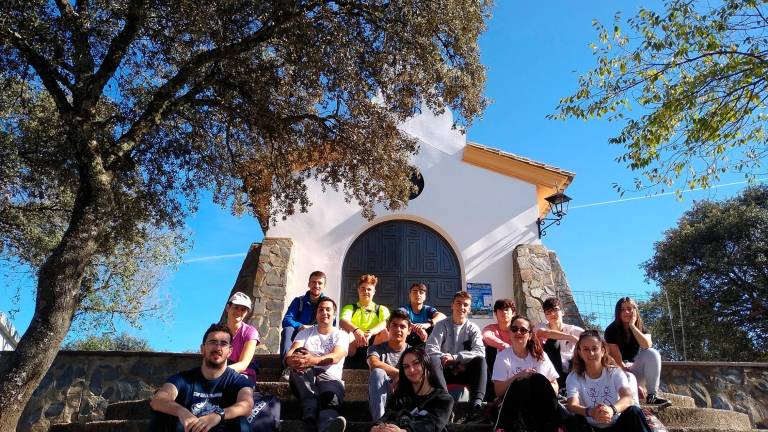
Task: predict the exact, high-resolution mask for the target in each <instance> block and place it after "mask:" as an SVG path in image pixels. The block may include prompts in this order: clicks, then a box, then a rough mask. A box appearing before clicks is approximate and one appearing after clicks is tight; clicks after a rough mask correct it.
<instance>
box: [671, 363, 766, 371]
mask: <svg viewBox="0 0 768 432" xmlns="http://www.w3.org/2000/svg"><path fill="white" fill-rule="evenodd" d="M661 366H662V367H664V366H671V367H678V366H679V367H691V366H692V367H740V368H745V367H752V368H765V369H768V363H759V362H705V361H662V362H661Z"/></svg>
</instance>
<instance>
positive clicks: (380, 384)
mask: <svg viewBox="0 0 768 432" xmlns="http://www.w3.org/2000/svg"><path fill="white" fill-rule="evenodd" d="M410 328H411V320H410V319H409V318H408V315H406V314H405V312H403V311H402V310H400V309H396V310H394V311H392V315H390V316H389V319H388V320H387V331H388V332H389V340H388V341H386V342H382V343H380V344H378V345H372V346H370V347H369V348H368V366H370V368H371V373H370V374H369V375H368V407H369V408H370V410H371V419H372V420H373V421H374V422H375V421H377V420H379V419H380V418H381V416H383V415H384V409H385V408H386V406H387V399H388V398H389V397H390V396H391V395H392V392H393V391H394V389H395V387H396V386H397V380H398V377H399V373H400V372H399V371H398V369H397V362H399V361H400V357H401V356H402V354H403V351H405V349H406V348H408V344H407V343H406V342H405V341H406V339H407V338H408V334H409V333H410Z"/></svg>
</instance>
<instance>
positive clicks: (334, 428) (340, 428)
mask: <svg viewBox="0 0 768 432" xmlns="http://www.w3.org/2000/svg"><path fill="white" fill-rule="evenodd" d="M346 428H347V419H345V418H344V417H342V416H338V417H336V418H333V419H331V421H329V422H328V425H327V426H326V427H325V429H323V432H344V429H346Z"/></svg>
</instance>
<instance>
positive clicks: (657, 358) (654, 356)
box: [645, 348, 661, 365]
mask: <svg viewBox="0 0 768 432" xmlns="http://www.w3.org/2000/svg"><path fill="white" fill-rule="evenodd" d="M645 352H646V353H647V354H646V355H647V356H648V357H649V358H650V359H651V360H652V361H653V363H654V364H657V365H661V354H659V351H658V350H656V349H655V348H648V349H647V350H645Z"/></svg>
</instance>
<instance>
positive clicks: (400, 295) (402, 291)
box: [341, 220, 461, 316]
mask: <svg viewBox="0 0 768 432" xmlns="http://www.w3.org/2000/svg"><path fill="white" fill-rule="evenodd" d="M366 273H370V274H374V275H376V277H378V278H379V283H378V284H377V286H376V295H375V296H374V301H375V302H376V303H378V304H383V305H385V306H387V307H390V308H397V307H400V306H403V305H405V304H407V302H408V288H409V287H410V286H411V284H413V283H415V282H421V283H424V284H426V285H427V304H429V305H432V306H434V307H436V308H438V309H439V310H440V311H441V312H443V313H445V314H446V315H448V316H450V305H451V299H452V298H453V295H454V294H455V293H456V291H460V290H461V269H460V267H459V260H458V259H457V258H456V254H454V252H453V249H452V248H451V247H450V245H449V244H448V242H447V241H446V240H445V239H444V238H443V237H442V236H441V235H440V234H438V233H437V232H435V231H434V230H433V229H431V228H429V227H428V226H426V225H424V224H420V223H418V222H413V221H406V220H394V221H388V222H383V223H381V224H378V225H376V226H373V227H371V228H370V229H368V230H367V231H365V232H364V233H363V234H361V235H360V237H358V238H357V239H356V240H355V241H354V243H352V247H350V248H349V251H347V255H346V256H345V257H344V264H343V266H342V285H341V293H342V296H341V297H342V304H343V305H344V304H350V303H355V302H357V280H358V278H359V277H360V275H363V274H366Z"/></svg>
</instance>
